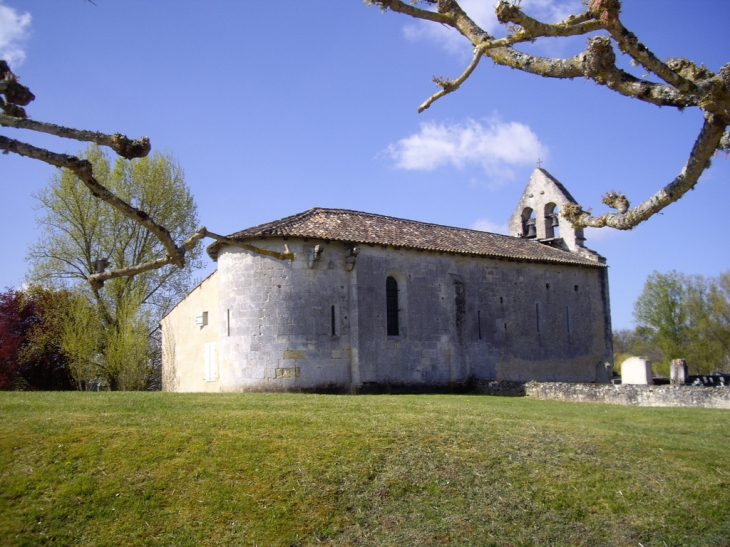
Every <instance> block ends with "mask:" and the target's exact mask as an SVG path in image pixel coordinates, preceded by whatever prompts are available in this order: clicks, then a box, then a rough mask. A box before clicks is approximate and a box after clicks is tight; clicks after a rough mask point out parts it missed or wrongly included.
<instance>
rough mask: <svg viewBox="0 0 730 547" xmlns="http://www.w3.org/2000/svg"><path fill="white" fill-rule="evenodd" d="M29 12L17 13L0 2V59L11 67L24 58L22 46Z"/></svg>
mask: <svg viewBox="0 0 730 547" xmlns="http://www.w3.org/2000/svg"><path fill="white" fill-rule="evenodd" d="M30 21H31V16H30V13H22V14H21V13H18V12H17V11H16V10H15V9H14V8H10V7H8V6H6V5H4V4H2V3H0V59H4V60H5V61H7V62H8V64H9V65H10V68H11V69H13V70H14V69H15V67H17V66H19V65H21V64H22V63H23V61H24V60H25V51H24V49H23V46H24V44H25V41H26V40H27V39H28V34H29V30H30Z"/></svg>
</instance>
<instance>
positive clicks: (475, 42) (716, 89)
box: [367, 0, 730, 230]
mask: <svg viewBox="0 0 730 547" xmlns="http://www.w3.org/2000/svg"><path fill="white" fill-rule="evenodd" d="M367 1H368V3H369V4H374V5H378V6H379V7H380V8H381V9H382V10H390V11H393V12H397V13H402V14H404V15H408V16H410V17H414V18H417V19H422V20H426V21H432V22H437V23H441V24H443V25H447V26H450V27H451V28H453V29H455V30H457V31H458V32H459V33H461V35H462V36H464V37H465V38H466V39H467V40H469V42H470V43H471V45H472V47H473V50H474V56H473V58H472V60H471V62H470V63H469V65H468V66H467V68H466V69H465V70H464V72H463V73H462V74H461V75H460V76H459V77H458V78H457V79H455V80H453V81H452V80H450V79H448V78H434V79H433V81H434V83H436V85H438V86H439V87H440V88H441V89H440V90H439V91H438V92H436V93H434V94H433V95H431V96H430V97H429V98H428V99H426V101H425V102H423V103H422V104H421V105H420V106H419V107H418V111H419V112H422V111H423V110H425V109H426V108H429V107H430V106H431V105H432V104H433V103H434V102H435V101H437V100H438V99H440V98H442V97H444V96H445V95H447V94H450V93H452V92H454V91H456V90H457V89H459V87H461V86H462V85H463V84H464V83H465V82H466V80H468V78H469V77H470V76H471V75H472V74H473V73H474V71H475V69H476V67H477V65H478V64H479V60H480V58H481V57H482V56H484V57H489V58H490V59H492V61H493V62H494V63H495V64H497V65H503V66H509V67H511V68H514V69H517V70H521V71H523V72H527V73H530V74H535V75H538V76H542V77H546V78H576V77H583V78H586V79H589V80H593V81H594V82H595V83H596V84H598V85H603V86H606V87H607V88H608V89H610V90H612V91H615V92H616V93H619V94H621V95H624V96H626V97H631V98H634V99H638V100H641V101H644V102H647V103H650V104H655V105H658V106H670V107H674V108H678V109H680V110H682V109H685V108H699V109H700V110H701V111H702V113H703V116H704V118H705V122H704V125H703V127H702V130H701V131H700V133H699V135H698V137H697V139H696V141H695V144H694V146H693V147H692V150H691V152H690V155H689V158H688V159H687V162H686V164H685V166H684V168H683V169H682V171H681V173H680V174H679V175H678V176H677V177H676V178H675V179H674V180H672V181H671V182H669V183H668V184H667V185H666V186H664V187H663V188H662V189H661V190H659V191H658V192H657V193H655V194H654V195H653V196H651V197H650V198H649V199H647V200H645V201H643V202H642V203H641V204H640V205H638V206H636V207H634V208H633V209H629V207H628V203H629V202H628V198H627V197H626V196H624V195H619V194H616V193H615V192H609V193H607V194H606V196H604V199H603V202H604V203H606V204H607V205H609V206H610V207H612V208H614V209H616V211H617V212H615V213H606V214H605V215H602V216H598V217H594V216H592V215H591V214H590V213H589V212H586V211H585V210H584V209H583V208H582V207H581V206H580V205H576V204H573V205H570V206H568V207H567V209H565V208H564V210H563V212H562V214H563V216H564V217H565V218H566V219H568V220H570V221H571V222H573V224H574V225H575V226H576V227H585V226H593V227H603V226H610V227H613V228H618V229H624V230H626V229H630V228H632V227H634V226H636V225H638V224H639V223H641V222H643V221H644V220H646V219H648V218H650V217H651V216H652V215H654V214H656V213H657V212H659V211H660V210H662V209H663V208H664V207H666V206H667V205H669V204H670V203H673V202H675V201H676V200H678V199H680V198H681V197H682V196H683V195H684V194H685V193H686V192H687V191H689V190H690V189H691V188H693V187H694V185H695V184H696V183H697V181H698V180H699V177H700V176H701V174H702V172H703V171H704V170H705V169H706V168H707V166H708V165H709V163H710V159H711V157H712V156H713V154H716V153H717V152H718V151H722V152H725V154H726V155H727V154H728V152H730V137H729V136H728V132H727V127H728V125H729V124H730V63H728V64H726V65H724V66H723V67H722V68H720V70H719V71H718V72H717V74H715V73H714V72H712V71H710V70H709V69H707V68H706V67H704V66H703V65H701V66H698V65H696V64H694V63H693V62H692V61H689V60H688V59H684V58H672V59H667V61H666V62H663V61H661V60H660V59H659V58H658V57H657V56H656V55H655V54H654V53H653V52H652V51H651V50H650V49H649V48H648V47H647V46H645V45H644V44H643V43H641V42H640V41H639V39H638V38H637V36H636V35H635V34H634V33H632V32H631V31H630V30H628V29H627V28H626V27H624V25H623V23H622V22H621V19H620V13H621V8H622V4H621V1H620V0H586V2H585V3H586V4H587V9H586V10H585V11H584V12H582V13H579V14H576V15H571V16H569V17H568V18H566V19H565V20H563V21H560V22H557V23H545V22H543V21H539V20H538V19H536V18H534V17H532V16H530V15H528V14H526V13H525V12H524V11H523V10H522V8H521V7H520V6H519V3H518V2H517V3H511V2H508V1H506V0H500V1H499V3H498V4H497V6H496V7H495V12H496V15H497V19H498V20H499V21H500V22H501V23H503V24H506V25H508V30H509V33H508V35H507V36H505V37H503V38H495V37H493V36H491V35H490V34H489V33H488V32H486V31H485V30H484V29H482V28H481V27H480V26H479V25H477V24H476V23H475V22H474V20H472V19H471V18H470V17H469V15H468V14H467V13H466V12H465V11H464V10H463V9H462V7H461V6H460V5H459V1H458V0H423V1H422V3H423V4H426V5H427V6H429V7H430V8H432V9H423V8H418V7H416V6H414V5H412V4H417V3H418V2H417V1H416V2H412V3H411V2H405V1H403V0H367ZM433 8H435V11H434V9H433ZM597 32H600V33H602V34H600V35H595V33H597ZM577 35H588V36H589V39H588V42H587V45H586V49H585V50H584V51H583V52H581V53H579V54H578V55H575V56H573V57H570V58H549V57H539V56H535V55H531V54H528V53H525V52H522V51H519V50H518V49H516V47H515V46H518V45H519V44H522V43H527V42H535V41H536V40H538V39H541V38H560V37H568V36H577ZM614 48H617V49H618V50H619V51H620V52H622V53H624V54H627V55H629V56H630V57H631V60H632V64H635V65H637V66H638V65H640V66H642V67H643V68H644V69H645V70H646V71H647V74H651V75H653V76H655V77H656V79H657V80H658V81H649V80H646V79H644V78H637V77H635V76H633V75H631V74H630V73H628V72H626V71H625V70H622V69H620V68H619V67H618V66H617V65H616V51H615V49H614Z"/></svg>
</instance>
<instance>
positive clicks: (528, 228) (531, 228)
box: [522, 207, 537, 239]
mask: <svg viewBox="0 0 730 547" xmlns="http://www.w3.org/2000/svg"><path fill="white" fill-rule="evenodd" d="M535 228H536V226H535V212H534V211H533V210H532V209H531V208H529V207H525V209H524V211H522V237H528V238H530V239H532V238H534V237H536V236H537V230H536V229H535Z"/></svg>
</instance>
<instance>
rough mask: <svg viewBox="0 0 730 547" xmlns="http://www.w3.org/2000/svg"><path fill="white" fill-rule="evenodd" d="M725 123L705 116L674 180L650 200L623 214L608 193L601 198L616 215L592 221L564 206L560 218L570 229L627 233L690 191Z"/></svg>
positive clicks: (617, 198)
mask: <svg viewBox="0 0 730 547" xmlns="http://www.w3.org/2000/svg"><path fill="white" fill-rule="evenodd" d="M725 126H726V123H725V122H724V121H723V120H721V119H719V118H718V117H716V116H712V115H708V119H707V120H705V123H704V125H703V126H702V131H700V134H699V136H698V137H697V140H696V141H695V143H694V146H693V147H692V152H691V153H690V155H689V159H688V160H687V163H686V164H685V166H684V167H683V168H682V171H681V172H680V173H679V175H677V177H676V178H675V179H674V180H672V182H670V183H669V184H667V185H666V186H665V187H664V188H662V189H661V190H659V191H658V192H657V193H656V194H654V195H653V196H651V197H650V198H649V199H647V200H646V201H644V202H642V203H640V204H639V205H637V206H636V207H634V208H632V209H628V210H625V211H623V208H624V205H625V207H628V200H627V199H626V196H623V195H618V194H616V193H615V192H609V193H608V194H607V195H606V196H604V199H603V201H604V203H606V204H607V205H609V206H610V207H612V208H615V209H617V210H618V212H616V213H606V214H603V215H601V216H599V217H594V216H592V215H591V214H590V213H588V212H586V211H584V210H583V209H582V207H581V206H580V205H577V204H567V205H564V206H563V208H562V210H561V216H563V217H564V218H566V219H567V220H568V221H570V222H571V223H572V224H573V225H574V226H576V227H579V228H584V227H586V226H591V227H593V228H602V227H604V226H610V227H611V228H617V229H619V230H630V229H631V228H633V227H634V226H636V225H638V224H639V223H641V222H643V221H645V220H647V219H648V218H649V217H651V216H652V215H654V214H656V213H658V212H659V211H661V210H662V209H664V208H665V207H666V206H667V205H669V204H671V203H674V202H675V201H677V200H678V199H679V198H681V197H682V196H683V195H684V194H686V193H687V192H688V191H689V190H690V189H691V188H693V187H694V185H695V184H697V180H698V179H699V178H700V175H701V174H702V172H703V171H704V170H705V168H706V166H707V162H708V161H709V160H710V158H711V157H712V155H713V154H714V153H715V150H717V148H718V145H719V144H720V141H721V139H723V135H726V133H725Z"/></svg>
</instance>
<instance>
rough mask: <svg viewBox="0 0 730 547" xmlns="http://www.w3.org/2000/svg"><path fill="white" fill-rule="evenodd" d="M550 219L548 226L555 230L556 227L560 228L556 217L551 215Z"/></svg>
mask: <svg viewBox="0 0 730 547" xmlns="http://www.w3.org/2000/svg"><path fill="white" fill-rule="evenodd" d="M550 217H551V218H550V226H552V227H553V228H557V227H558V226H560V224H559V223H558V215H555V214H553V215H550Z"/></svg>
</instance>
